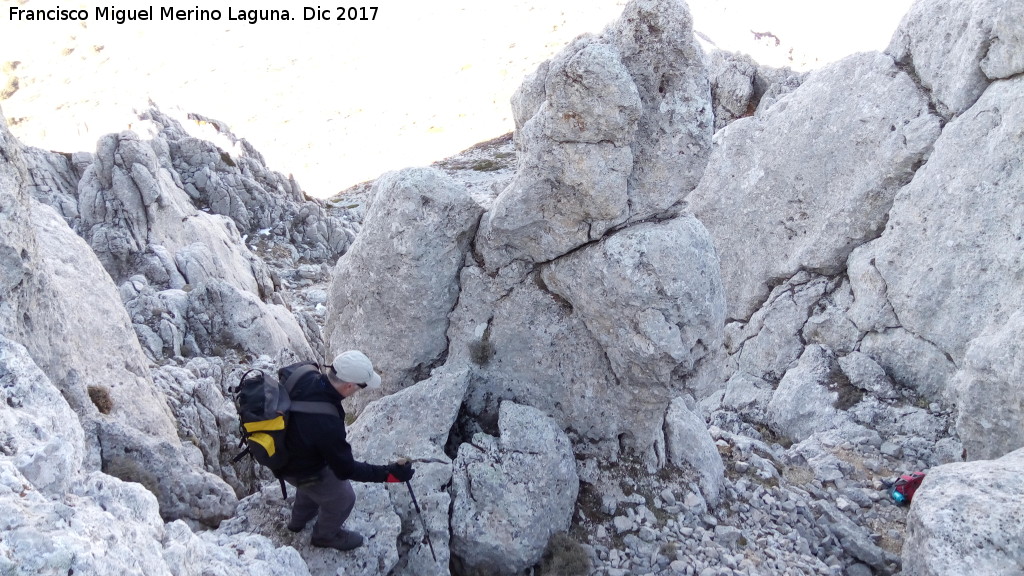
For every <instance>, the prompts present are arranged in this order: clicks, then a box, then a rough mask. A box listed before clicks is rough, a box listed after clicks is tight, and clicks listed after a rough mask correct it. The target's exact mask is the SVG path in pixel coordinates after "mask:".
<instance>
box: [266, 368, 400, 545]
mask: <svg viewBox="0 0 1024 576" xmlns="http://www.w3.org/2000/svg"><path fill="white" fill-rule="evenodd" d="M326 368H327V369H326V370H325V372H326V373H321V372H320V371H310V372H309V373H307V374H304V375H303V376H302V377H300V378H299V379H298V381H297V382H296V383H295V387H294V388H293V389H292V393H291V397H292V400H293V401H309V402H326V403H330V404H332V405H334V406H336V407H337V408H338V412H339V416H340V418H339V417H337V416H332V415H327V414H317V413H303V412H292V414H291V419H290V421H289V422H288V428H287V432H286V439H285V442H286V445H287V447H288V452H289V454H290V456H289V460H288V464H287V465H285V466H284V468H283V469H282V470H281V471H280V476H281V478H283V479H284V480H285V481H286V482H288V483H289V484H291V485H293V486H295V487H296V493H295V503H294V505H293V506H292V514H291V519H290V520H289V522H288V529H289V530H291V531H292V532H299V531H301V530H302V529H303V528H305V526H306V524H308V523H309V521H310V520H312V519H313V517H314V516H318V517H317V521H316V524H315V525H314V526H313V535H312V538H311V543H312V544H313V546H318V547H321V548H334V549H336V550H352V549H354V548H358V547H359V546H361V545H362V543H363V537H362V536H361V535H360V534H358V533H356V532H353V531H351V530H345V529H343V528H342V525H343V524H344V523H345V520H346V519H348V516H349V514H350V513H351V512H352V507H353V506H354V505H355V501H356V497H355V492H353V490H352V485H351V484H350V482H349V481H350V480H355V481H357V482H406V481H408V480H409V479H410V478H412V475H413V468H412V465H411V464H409V463H408V462H406V463H404V464H389V465H387V466H376V465H372V464H367V463H365V462H357V461H356V460H355V459H354V458H353V457H352V447H351V446H350V445H349V443H348V442H347V441H346V439H345V410H344V408H343V407H342V406H341V400H342V399H343V398H348V397H349V396H352V395H353V394H355V393H356V392H359V391H360V390H362V389H363V388H380V375H379V374H377V373H376V372H374V370H373V364H372V363H371V362H370V359H369V358H367V357H366V355H365V354H363V353H362V352H359V351H357V350H349V351H347V352H342V353H341V354H339V355H338V356H337V357H336V358H335V359H334V362H332V363H331V365H330V366H328V367H326Z"/></svg>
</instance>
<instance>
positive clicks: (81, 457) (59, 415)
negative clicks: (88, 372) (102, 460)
mask: <svg viewBox="0 0 1024 576" xmlns="http://www.w3.org/2000/svg"><path fill="white" fill-rule="evenodd" d="M0 396H2V398H0V422H2V426H3V430H4V432H3V436H2V442H0V454H2V455H3V457H4V460H6V461H7V462H8V463H9V464H10V465H12V466H13V468H14V469H16V470H17V472H18V475H19V476H21V477H23V478H24V479H25V480H26V481H27V482H28V483H29V485H30V486H32V487H33V489H34V490H37V491H39V492H41V493H43V494H45V495H46V496H48V497H51V498H52V497H55V496H59V495H61V494H63V493H64V492H66V491H68V490H70V488H71V487H72V486H73V483H74V478H75V477H76V475H77V474H78V473H79V472H80V470H81V469H82V467H83V464H84V462H85V454H86V444H85V432H84V431H83V430H82V426H81V425H80V424H79V423H78V418H77V417H76V415H75V413H74V411H72V410H71V407H70V406H68V403H67V401H65V400H64V399H63V398H61V395H60V392H59V391H58V390H57V388H55V387H54V386H53V384H52V383H51V382H50V379H49V378H48V377H47V376H46V374H44V373H43V371H42V370H41V369H40V368H39V366H37V365H36V363H35V362H34V361H33V360H32V357H31V356H29V353H28V350H26V349H25V347H24V346H22V345H20V344H18V343H16V342H13V341H11V340H8V339H7V338H4V337H2V336H0Z"/></svg>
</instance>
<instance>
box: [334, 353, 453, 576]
mask: <svg viewBox="0 0 1024 576" xmlns="http://www.w3.org/2000/svg"><path fill="white" fill-rule="evenodd" d="M469 378H470V375H469V372H468V371H466V370H462V371H459V372H455V373H452V372H449V371H448V370H446V369H442V370H440V371H438V372H435V374H434V375H432V376H431V377H430V378H428V379H426V380H423V381H421V382H418V383H416V384H414V385H412V386H410V387H408V388H405V389H403V390H400V391H398V392H396V393H394V394H390V395H388V396H384V397H383V398H381V399H379V400H376V401H374V402H371V403H370V404H369V405H367V406H366V408H365V409H364V410H363V411H362V412H361V413H360V414H359V418H358V419H357V420H356V421H355V423H353V424H352V426H350V427H349V429H348V440H349V442H350V443H351V444H352V451H353V454H355V456H356V458H357V459H359V460H362V461H365V462H372V463H376V464H387V463H390V462H395V461H397V460H399V459H402V458H404V459H406V460H409V461H411V462H412V464H413V467H414V469H415V471H416V472H415V475H414V476H413V478H412V480H411V481H410V483H411V487H412V489H413V494H415V496H416V502H417V504H419V507H420V510H419V511H417V510H416V509H415V505H414V504H413V502H412V496H411V495H410V494H409V492H408V490H406V489H400V490H398V491H397V492H395V491H392V492H391V496H392V503H393V505H394V508H395V511H396V512H397V513H398V514H399V516H400V517H401V518H402V534H401V535H400V536H399V539H400V541H401V542H402V545H401V546H402V549H403V550H404V552H405V553H404V554H403V558H402V561H401V562H400V563H399V565H398V566H397V567H396V568H395V574H404V575H409V576H414V575H419V574H423V575H430V574H437V575H441V574H448V572H447V570H446V569H444V568H442V567H446V566H447V565H448V560H449V559H450V558H451V553H450V550H449V544H448V543H449V540H450V538H451V536H450V532H451V530H450V527H449V510H450V509H451V503H452V496H451V494H450V493H449V487H450V486H451V484H452V469H453V467H452V459H451V458H450V457H449V456H448V454H447V453H446V448H448V446H449V444H450V443H451V442H453V441H452V440H451V439H450V436H451V435H452V434H453V430H454V429H455V427H456V425H457V418H458V416H459V409H460V407H461V406H462V401H463V399H464V397H465V395H466V391H467V389H468V386H469ZM456 442H457V441H456ZM424 527H425V529H426V530H427V531H428V534H426V535H425V534H424ZM428 537H429V539H430V544H428V543H427V541H426V540H427V538H428ZM431 547H433V553H431ZM435 556H436V558H437V560H436V561H435V560H434V557H435Z"/></svg>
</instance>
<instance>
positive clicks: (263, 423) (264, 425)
mask: <svg viewBox="0 0 1024 576" xmlns="http://www.w3.org/2000/svg"><path fill="white" fill-rule="evenodd" d="M244 426H245V431H246V432H249V433H250V434H251V433H253V432H274V431H276V430H284V416H278V417H277V418H274V419H272V420H260V421H259V422H249V423H248V424H244Z"/></svg>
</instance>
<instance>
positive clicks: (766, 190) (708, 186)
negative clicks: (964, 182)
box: [687, 54, 939, 320]
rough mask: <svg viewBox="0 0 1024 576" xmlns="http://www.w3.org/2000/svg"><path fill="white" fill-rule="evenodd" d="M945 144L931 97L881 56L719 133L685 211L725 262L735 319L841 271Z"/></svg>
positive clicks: (834, 71)
mask: <svg viewBox="0 0 1024 576" xmlns="http://www.w3.org/2000/svg"><path fill="white" fill-rule="evenodd" d="M780 134H785V135H786V136H785V140H784V141H782V142H780V141H779V135H780ZM938 135H939V119H938V117H936V116H934V115H932V114H931V113H929V111H928V99H927V96H926V95H925V94H924V93H923V92H922V91H921V90H920V89H919V88H918V87H917V86H916V85H915V84H914V82H913V80H912V78H911V77H910V76H908V75H907V74H904V73H902V72H900V71H899V70H898V69H897V68H896V65H895V64H894V63H893V61H892V60H891V59H889V58H888V57H886V56H884V55H881V54H863V55H859V56H854V57H851V58H848V59H846V60H842V61H840V62H838V63H836V64H833V65H831V66H828V67H826V68H823V69H821V70H819V71H816V72H815V73H813V74H811V75H810V76H809V77H808V78H807V80H806V81H805V82H804V83H803V84H802V85H801V86H800V87H799V88H798V89H796V90H794V91H793V92H792V93H791V94H789V95H788V96H786V97H785V98H783V99H781V100H780V101H779V102H777V103H776V104H775V105H774V106H772V107H770V108H768V109H767V110H765V111H764V112H763V113H761V114H758V115H757V116H755V117H753V118H745V119H742V120H738V121H735V122H733V123H732V124H730V125H729V126H728V127H727V128H725V129H724V130H723V131H721V132H720V133H719V134H718V135H717V136H716V145H715V148H714V150H713V152H712V155H711V159H710V161H709V164H708V168H707V170H706V171H705V173H704V178H703V179H702V180H701V183H700V186H698V187H697V189H696V190H694V191H693V193H691V194H690V195H689V196H688V197H687V204H688V207H689V208H690V210H692V211H693V213H694V214H695V215H696V216H697V218H699V219H700V221H701V222H702V223H703V224H704V225H705V226H707V227H708V230H709V232H710V233H711V236H712V238H713V239H714V242H715V247H716V248H717V250H718V255H719V258H721V261H722V280H723V283H724V284H725V291H726V300H727V303H728V316H729V317H730V318H736V319H743V320H746V319H749V318H750V316H751V315H752V314H753V312H754V311H755V310H757V308H758V307H760V305H761V304H763V303H764V301H765V299H766V297H767V296H768V292H769V290H770V288H771V286H772V285H774V284H777V283H778V282H779V280H784V279H786V278H789V277H790V276H792V275H794V274H796V272H798V271H799V270H813V271H819V272H821V273H824V274H834V273H836V272H839V271H841V270H842V269H843V268H844V265H845V262H846V258H847V256H849V255H850V252H851V251H853V249H854V248H856V247H857V246H859V245H860V244H862V243H864V242H866V241H867V240H870V239H871V238H874V237H876V236H877V235H878V234H879V233H880V232H881V230H882V228H883V227H884V226H885V223H886V218H887V215H888V212H889V208H890V207H891V206H892V201H893V197H894V196H895V195H896V192H897V191H898V190H899V188H900V187H901V186H902V185H904V184H906V183H907V182H908V181H909V180H910V178H911V177H912V176H913V175H914V170H916V168H917V166H918V165H919V164H920V163H921V162H922V161H923V160H924V159H925V157H926V154H927V153H928V151H929V150H930V147H931V145H932V142H933V141H934V140H935V139H936V138H937V137H938Z"/></svg>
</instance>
